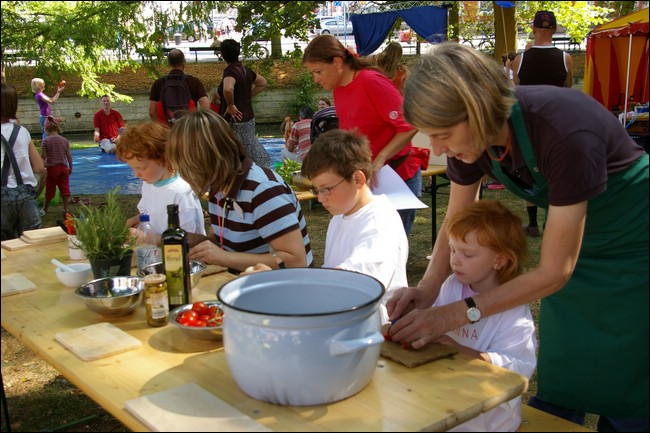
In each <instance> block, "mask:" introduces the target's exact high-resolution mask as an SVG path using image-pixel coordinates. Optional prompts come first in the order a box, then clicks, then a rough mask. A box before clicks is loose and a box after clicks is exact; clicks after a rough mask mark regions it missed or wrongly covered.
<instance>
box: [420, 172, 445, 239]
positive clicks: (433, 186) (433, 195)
mask: <svg viewBox="0 0 650 433" xmlns="http://www.w3.org/2000/svg"><path fill="white" fill-rule="evenodd" d="M446 173H447V166H446V165H441V164H429V167H428V168H427V169H426V170H424V171H422V177H423V178H424V177H431V246H432V247H433V245H435V243H436V237H437V230H438V224H437V214H436V207H437V205H436V197H437V194H438V189H439V188H442V187H444V186H448V185H449V183H450V182H449V178H448V177H447V175H446ZM438 176H440V177H441V178H442V182H441V183H438V182H437V178H438Z"/></svg>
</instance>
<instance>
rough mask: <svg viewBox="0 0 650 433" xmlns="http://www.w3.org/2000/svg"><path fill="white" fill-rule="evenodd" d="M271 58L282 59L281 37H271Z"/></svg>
mask: <svg viewBox="0 0 650 433" xmlns="http://www.w3.org/2000/svg"><path fill="white" fill-rule="evenodd" d="M271 58H272V59H280V58H282V37H281V36H280V35H278V36H271Z"/></svg>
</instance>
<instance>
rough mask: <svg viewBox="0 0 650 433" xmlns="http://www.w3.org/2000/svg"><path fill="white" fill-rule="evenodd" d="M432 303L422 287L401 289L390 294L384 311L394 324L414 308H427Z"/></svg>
mask: <svg viewBox="0 0 650 433" xmlns="http://www.w3.org/2000/svg"><path fill="white" fill-rule="evenodd" d="M434 301H435V299H431V295H430V293H429V291H428V290H426V289H424V288H423V287H402V288H401V289H397V290H395V291H393V292H392V295H391V296H390V298H389V299H388V302H386V310H387V311H388V317H389V319H390V320H391V322H395V321H397V320H399V319H400V318H401V317H402V316H403V315H405V314H407V313H409V312H410V311H411V310H413V309H415V308H420V309H424V308H429V307H430V306H431V305H433V302H434Z"/></svg>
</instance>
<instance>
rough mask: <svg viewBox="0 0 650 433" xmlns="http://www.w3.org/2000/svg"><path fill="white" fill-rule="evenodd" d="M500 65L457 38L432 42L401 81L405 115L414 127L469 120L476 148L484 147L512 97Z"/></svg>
mask: <svg viewBox="0 0 650 433" xmlns="http://www.w3.org/2000/svg"><path fill="white" fill-rule="evenodd" d="M509 81H510V80H508V77H506V75H505V74H504V73H503V68H502V67H501V65H499V64H497V63H496V62H495V61H493V60H491V59H489V58H488V57H486V56H485V55H484V54H482V53H481V52H479V51H476V50H474V49H472V48H469V47H466V46H464V45H460V44H458V43H456V42H445V43H442V44H440V45H436V46H434V47H433V48H432V49H431V51H430V52H429V53H428V54H425V55H423V56H421V57H420V59H419V60H418V61H417V62H416V64H415V66H414V67H413V68H411V71H410V74H409V78H408V79H407V80H406V84H405V86H404V118H405V119H406V121H407V122H409V123H410V124H411V125H413V126H415V127H418V128H449V127H452V126H455V125H457V124H459V123H461V122H464V121H468V123H469V128H470V131H471V132H472V138H473V140H474V142H473V143H472V144H473V146H474V147H475V149H477V150H481V151H482V150H485V149H487V148H488V146H490V145H492V144H493V142H494V139H495V138H496V136H497V135H498V133H499V130H500V129H501V127H502V126H503V123H504V122H505V121H506V120H507V119H508V117H509V116H510V112H511V110H512V106H513V104H514V102H515V99H514V96H513V94H512V88H511V87H510V82H509Z"/></svg>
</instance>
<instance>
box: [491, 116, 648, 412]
mask: <svg viewBox="0 0 650 433" xmlns="http://www.w3.org/2000/svg"><path fill="white" fill-rule="evenodd" d="M510 121H511V122H512V125H513V127H514V130H515V135H516V138H517V143H518V145H519V148H520V149H521V151H522V153H523V155H524V158H525V160H526V164H527V165H528V167H529V169H530V170H531V173H532V174H533V177H534V178H535V181H536V185H535V186H534V187H533V189H532V191H525V190H524V189H522V188H521V187H520V186H519V185H518V184H517V183H515V182H513V181H512V180H511V179H510V178H509V177H508V176H507V175H505V174H504V173H503V171H502V170H501V167H500V166H499V164H498V163H497V162H496V161H492V167H493V173H494V176H495V177H496V178H497V179H498V180H499V181H500V182H501V183H502V184H503V185H505V186H506V187H507V188H508V190H509V191H511V192H513V193H515V194H516V195H518V196H520V197H522V198H524V199H525V200H527V201H529V202H531V203H534V204H536V205H537V206H541V207H544V208H548V199H547V185H546V181H545V180H544V178H543V177H542V176H541V174H540V173H539V170H538V169H537V165H536V161H535V156H534V154H533V150H532V147H531V145H530V140H529V138H528V134H527V132H526V127H525V124H524V122H523V115H522V113H521V108H520V107H519V105H518V104H515V106H514V107H513V113H512V116H511V118H510ZM648 178H649V176H648V155H647V154H646V155H644V156H643V157H642V158H640V159H639V160H638V161H637V162H636V163H634V164H633V165H632V166H630V167H629V168H627V169H626V170H624V171H622V172H619V173H616V174H613V175H610V176H608V180H607V189H606V191H604V192H603V193H601V194H600V195H598V196H597V197H595V198H593V199H591V200H589V203H588V207H587V219H586V226H585V232H584V237H583V241H582V245H581V248H580V255H579V257H578V262H577V264H576V268H575V270H574V272H573V274H572V276H571V278H570V279H569V281H568V282H567V284H566V285H565V286H564V287H562V289H560V290H559V291H558V292H556V293H555V294H553V295H551V296H548V297H546V298H544V299H542V301H541V309H540V318H539V330H538V331H539V340H540V346H539V355H538V363H537V377H538V391H537V395H538V396H539V397H540V398H541V399H543V400H546V401H548V402H550V403H554V404H556V405H559V406H563V407H568V408H573V409H577V410H582V411H585V412H587V413H593V414H598V415H605V416H611V417H629V418H647V417H648V389H649V385H648V365H649V364H648V352H649V347H648V334H649V332H648V328H649V323H648V292H649V286H650V281H649V264H648V257H649V256H650V249H649V247H648V245H649V242H648V236H649V231H648V214H649V209H648V194H649V192H650V191H649V189H648Z"/></svg>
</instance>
